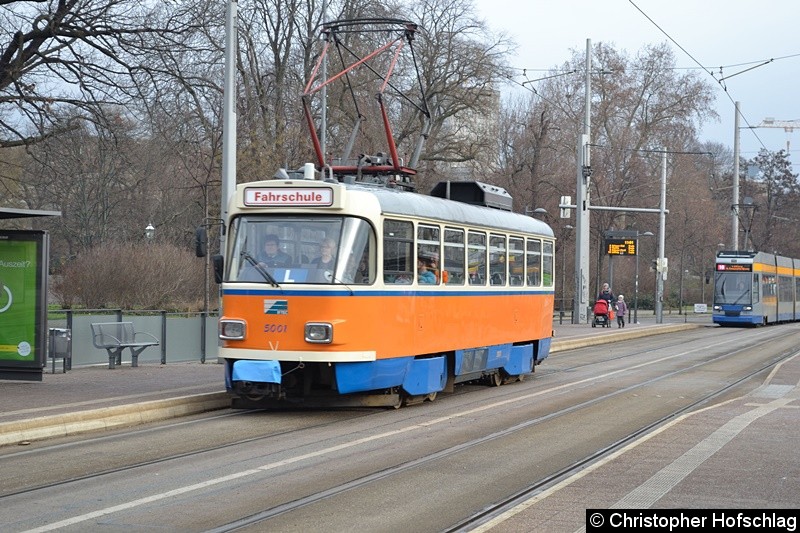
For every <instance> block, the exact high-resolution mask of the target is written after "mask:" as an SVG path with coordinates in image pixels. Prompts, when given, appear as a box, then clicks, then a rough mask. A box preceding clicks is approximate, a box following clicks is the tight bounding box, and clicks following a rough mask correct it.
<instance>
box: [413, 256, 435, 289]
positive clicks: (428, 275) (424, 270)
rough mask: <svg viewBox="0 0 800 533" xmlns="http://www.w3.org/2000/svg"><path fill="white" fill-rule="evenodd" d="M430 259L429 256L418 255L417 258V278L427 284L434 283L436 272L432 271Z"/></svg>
mask: <svg viewBox="0 0 800 533" xmlns="http://www.w3.org/2000/svg"><path fill="white" fill-rule="evenodd" d="M431 262H432V259H431V258H430V257H424V256H420V258H419V259H417V280H418V281H419V282H420V283H424V284H427V285H435V284H436V274H434V273H433V270H432V268H431Z"/></svg>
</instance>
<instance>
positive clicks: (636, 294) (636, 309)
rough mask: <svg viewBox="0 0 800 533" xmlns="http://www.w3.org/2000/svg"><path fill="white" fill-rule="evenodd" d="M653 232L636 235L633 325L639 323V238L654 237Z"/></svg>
mask: <svg viewBox="0 0 800 533" xmlns="http://www.w3.org/2000/svg"><path fill="white" fill-rule="evenodd" d="M652 236H653V232H652V231H645V232H642V233H637V234H636V248H637V249H636V276H635V278H634V281H633V323H634V324H638V323H639V255H640V254H639V237H652Z"/></svg>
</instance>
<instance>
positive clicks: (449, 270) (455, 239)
mask: <svg viewBox="0 0 800 533" xmlns="http://www.w3.org/2000/svg"><path fill="white" fill-rule="evenodd" d="M464 252H465V247H464V230H462V229H453V228H445V230H444V263H443V264H442V268H443V269H444V270H442V277H443V279H444V282H445V284H446V285H463V284H464V272H465V270H464Z"/></svg>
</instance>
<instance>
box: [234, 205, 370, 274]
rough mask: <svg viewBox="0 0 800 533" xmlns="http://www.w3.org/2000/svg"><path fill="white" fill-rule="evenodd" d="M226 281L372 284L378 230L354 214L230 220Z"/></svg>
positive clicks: (256, 216)
mask: <svg viewBox="0 0 800 533" xmlns="http://www.w3.org/2000/svg"><path fill="white" fill-rule="evenodd" d="M230 238H231V240H232V246H231V250H232V253H231V257H230V258H229V259H228V261H227V265H226V266H227V273H226V281H240V282H245V281H246V282H249V283H267V284H271V285H275V286H281V285H284V284H293V283H321V284H370V283H372V282H373V280H374V279H375V264H376V263H375V250H376V246H375V233H374V231H373V230H372V226H370V225H369V223H367V222H366V221H365V220H362V219H360V218H355V217H331V216H319V217H308V216H304V217H291V216H286V215H280V216H274V215H245V216H239V217H237V218H236V219H234V221H233V223H232V224H231V235H230Z"/></svg>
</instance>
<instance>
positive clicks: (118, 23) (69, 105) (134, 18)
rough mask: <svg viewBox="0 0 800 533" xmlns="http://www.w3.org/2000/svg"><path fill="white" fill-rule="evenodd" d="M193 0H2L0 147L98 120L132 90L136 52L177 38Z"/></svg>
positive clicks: (192, 18) (188, 22)
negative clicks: (175, 0) (166, 0)
mask: <svg viewBox="0 0 800 533" xmlns="http://www.w3.org/2000/svg"><path fill="white" fill-rule="evenodd" d="M198 15H200V13H198V9H197V7H196V6H195V5H194V4H190V3H186V4H184V5H183V6H181V5H180V4H177V5H176V4H157V3H156V4H153V3H150V2H145V3H141V2H135V1H132V0H101V1H95V0H45V1H32V0H5V1H4V2H2V5H0V148H2V147H9V146H16V145H21V144H30V143H33V142H37V141H40V140H42V139H44V138H46V137H48V136H52V135H57V134H59V133H61V132H63V131H65V130H69V129H71V128H74V127H76V124H75V119H77V118H79V117H80V118H85V119H90V120H95V121H99V122H102V121H104V120H106V118H105V116H104V111H103V110H104V109H105V108H107V107H108V106H109V105H112V104H124V103H126V102H127V101H129V98H130V96H131V95H132V94H135V93H136V84H135V83H134V79H133V77H132V75H133V74H136V73H138V72H140V71H142V70H148V69H150V68H151V66H150V65H146V64H142V63H141V62H140V60H139V59H140V57H141V55H142V54H143V52H146V51H150V50H152V49H153V48H159V47H169V46H172V45H176V46H177V45H179V42H180V36H181V35H182V34H184V33H185V32H186V31H188V30H189V29H190V28H192V27H193V25H194V24H195V22H196V21H197V17H198Z"/></svg>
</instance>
